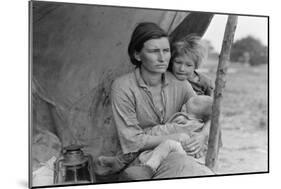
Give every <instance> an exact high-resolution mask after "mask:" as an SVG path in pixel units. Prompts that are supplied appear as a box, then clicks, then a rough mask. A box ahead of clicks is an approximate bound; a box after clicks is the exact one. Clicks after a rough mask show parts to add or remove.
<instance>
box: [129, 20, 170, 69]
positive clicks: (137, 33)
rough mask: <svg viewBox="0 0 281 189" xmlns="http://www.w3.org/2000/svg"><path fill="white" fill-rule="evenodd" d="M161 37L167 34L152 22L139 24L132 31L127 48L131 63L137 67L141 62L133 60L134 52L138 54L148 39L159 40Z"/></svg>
mask: <svg viewBox="0 0 281 189" xmlns="http://www.w3.org/2000/svg"><path fill="white" fill-rule="evenodd" d="M161 37H168V34H167V33H166V32H165V31H164V30H163V29H162V28H160V27H159V26H158V25H157V24H155V23H152V22H142V23H139V24H138V25H137V26H136V28H135V30H134V31H133V34H132V36H131V41H130V43H129V46H128V54H129V57H130V60H131V63H132V64H134V65H135V66H137V67H139V66H140V65H141V62H140V61H138V60H136V59H135V56H134V55H135V52H140V51H141V49H142V48H143V44H144V43H145V42H146V41H148V40H150V39H159V38H161Z"/></svg>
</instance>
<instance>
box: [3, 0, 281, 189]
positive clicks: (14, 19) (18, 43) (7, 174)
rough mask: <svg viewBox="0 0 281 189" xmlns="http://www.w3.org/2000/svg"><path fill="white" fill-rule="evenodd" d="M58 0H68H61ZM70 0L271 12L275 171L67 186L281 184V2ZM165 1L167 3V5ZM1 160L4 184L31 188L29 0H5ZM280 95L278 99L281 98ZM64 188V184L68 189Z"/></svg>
mask: <svg viewBox="0 0 281 189" xmlns="http://www.w3.org/2000/svg"><path fill="white" fill-rule="evenodd" d="M57 1H58V2H64V1H60V0H57ZM65 1H67V2H76V3H77V2H78V3H90V4H105V5H120V6H134V7H150V8H166V9H182V10H195V11H207V12H223V13H225V12H227V13H238V14H239V13H242V14H258V15H269V16H270V38H271V40H270V76H271V82H270V87H271V88H270V97H271V99H270V105H271V108H270V113H271V115H270V127H271V128H270V131H271V132H270V137H271V138H270V140H271V143H270V144H271V145H270V150H271V153H270V157H271V161H270V163H271V164H270V165H271V166H270V171H271V173H270V174H261V175H242V176H227V177H212V178H196V179H186V180H166V181H155V182H138V183H126V184H105V185H92V186H79V187H67V188H69V189H70V188H93V187H95V188H114V189H119V188H120V189H121V188H122V189H124V188H132V187H134V188H146V187H149V188H150V187H151V188H153V187H155V188H156V187H164V188H217V189H219V188H224V189H225V188H236V189H237V188H255V189H257V188H267V187H271V186H277V187H278V185H279V186H280V181H279V182H278V183H277V181H278V179H280V174H279V170H280V145H279V144H281V142H280V139H279V138H281V137H280V133H281V132H280V121H279V120H277V118H278V116H277V113H278V110H279V108H278V109H277V105H279V104H280V96H281V94H280V89H279V88H280V84H279V79H280V78H279V77H278V76H279V75H280V73H279V72H280V70H281V69H280V65H281V63H280V60H279V59H280V58H279V57H278V60H277V55H278V54H280V52H279V51H280V50H279V49H280V45H279V43H278V42H277V41H280V34H281V31H280V19H279V18H280V13H279V12H280V10H279V9H280V6H279V5H277V3H273V2H278V1H272V2H270V1H245V0H233V1H225V0H224V1H223V0H206V1H203V0H196V1H188V0H170V1H167V0H166V1H163V0H161V1H151V0H141V1H124V0H79V1H78V0H65ZM164 2H165V3H164ZM0 19H1V20H0V21H1V22H0V23H1V29H0V32H1V33H0V37H1V40H0V41H1V43H0V44H1V51H0V52H1V69H0V70H1V73H0V77H1V78H0V81H1V92H0V94H1V97H0V99H1V106H0V110H1V113H0V115H1V119H0V125H1V135H0V136H1V137H0V140H1V143H0V144H1V148H2V149H1V155H0V157H1V159H0V160H1V161H0V166H1V169H0V174H1V175H0V180H1V182H0V185H1V186H0V187H1V188H23V187H25V188H26V187H27V173H28V172H27V168H28V165H27V162H28V159H27V157H28V156H27V146H28V138H27V136H28V135H27V133H28V132H27V131H28V125H27V123H28V95H27V94H28V88H27V83H28V69H27V68H28V64H27V60H28V48H27V47H28V40H27V37H28V1H25V0H14V1H8V0H6V1H3V2H1V10H0ZM278 97H279V98H278ZM63 188H65V187H63Z"/></svg>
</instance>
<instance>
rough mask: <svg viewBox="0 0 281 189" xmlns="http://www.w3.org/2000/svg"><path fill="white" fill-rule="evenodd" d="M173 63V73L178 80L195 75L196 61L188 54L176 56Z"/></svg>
mask: <svg viewBox="0 0 281 189" xmlns="http://www.w3.org/2000/svg"><path fill="white" fill-rule="evenodd" d="M171 63H172V64H173V74H174V75H175V76H176V78H177V79H178V80H186V79H188V78H191V77H192V76H193V73H194V70H195V62H194V61H193V59H192V58H190V57H189V56H187V55H186V54H184V55H181V56H177V57H175V58H174V60H173V61H172V62H171Z"/></svg>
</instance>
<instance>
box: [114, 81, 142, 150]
mask: <svg viewBox="0 0 281 189" xmlns="http://www.w3.org/2000/svg"><path fill="white" fill-rule="evenodd" d="M111 100H112V111H113V117H114V121H115V125H116V128H117V133H118V137H119V141H120V144H121V148H122V151H123V153H124V154H126V153H130V152H138V151H139V150H140V149H142V148H143V147H144V145H145V143H146V140H147V135H145V134H144V131H143V129H142V128H141V127H140V126H139V122H138V120H137V116H136V111H135V100H134V96H133V94H130V91H129V89H124V88H123V87H120V85H118V83H113V85H112V91H111Z"/></svg>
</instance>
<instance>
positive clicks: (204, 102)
mask: <svg viewBox="0 0 281 189" xmlns="http://www.w3.org/2000/svg"><path fill="white" fill-rule="evenodd" d="M212 105H213V99H212V97H210V96H205V95H198V96H194V97H191V98H190V99H189V100H188V102H187V103H186V111H187V113H188V114H191V115H193V116H194V117H195V118H196V119H200V120H202V121H203V122H207V121H209V120H210V117H211V114H212Z"/></svg>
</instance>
